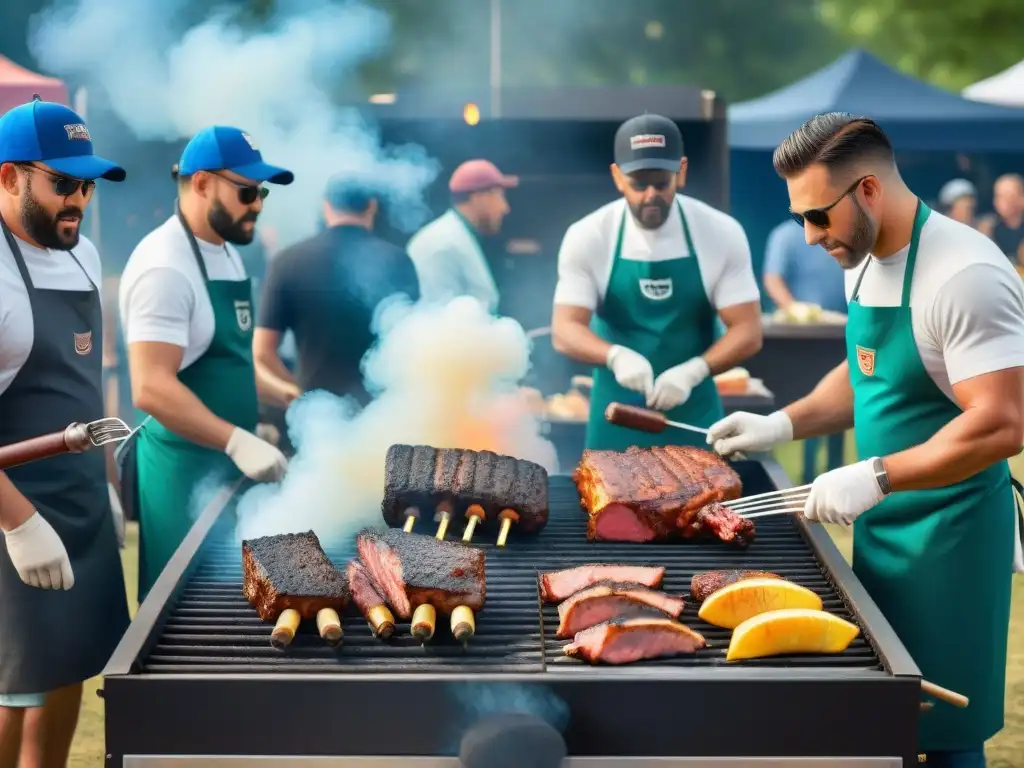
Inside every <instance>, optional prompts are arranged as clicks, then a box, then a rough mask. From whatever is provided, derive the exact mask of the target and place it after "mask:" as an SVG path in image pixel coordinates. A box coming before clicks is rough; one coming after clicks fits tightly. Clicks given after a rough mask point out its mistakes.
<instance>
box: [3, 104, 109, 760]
mask: <svg viewBox="0 0 1024 768" xmlns="http://www.w3.org/2000/svg"><path fill="white" fill-rule="evenodd" d="M100 178H103V179H107V180H110V181H123V180H124V178H125V172H124V170H123V169H122V168H119V167H118V166H116V165H114V164H113V163H111V162H109V161H108V160H104V159H102V158H100V157H97V156H96V155H95V154H94V153H93V145H92V139H91V137H90V134H89V130H88V128H87V127H86V126H85V123H84V121H83V120H82V118H81V117H79V116H78V115H77V114H76V113H75V112H73V111H72V110H70V109H68V108H67V107H65V106H63V105H61V104H54V103H50V102H44V101H39V100H38V99H37V100H36V101H33V102H30V103H29V104H25V105H22V106H20V107H16V108H15V109H13V110H11V111H10V112H8V113H7V114H6V115H4V117H3V118H2V119H0V229H2V232H3V236H2V237H0V445H3V444H7V443H14V442H18V441H21V440H26V439H28V438H33V437H38V436H39V435H43V434H46V433H49V432H58V431H61V430H63V429H64V428H65V427H66V426H67V425H68V424H70V423H71V422H76V421H77V422H89V421H92V420H95V419H99V418H102V417H103V415H104V404H103V392H102V359H103V333H102V313H101V302H100V293H99V290H98V288H97V286H98V285H99V284H100V280H101V268H100V258H99V255H98V253H97V251H96V248H95V247H94V246H93V244H92V243H90V242H89V241H88V240H87V239H85V238H84V237H82V236H81V234H80V228H81V225H82V218H83V216H84V214H85V210H86V208H87V207H88V205H89V202H90V201H91V199H92V195H93V193H94V191H95V186H96V179H100ZM0 530H2V532H3V533H2V536H0V538H2V539H3V544H4V546H2V547H0V766H4V767H5V768H6V766H14V765H21V766H29V765H30V766H40V765H47V766H49V765H64V764H65V762H66V761H67V755H68V751H69V749H70V747H71V741H72V738H73V736H74V732H75V727H76V725H77V722H78V712H79V709H80V706H81V697H82V682H83V681H84V680H88V679H89V678H91V677H93V676H95V675H97V674H99V673H100V671H101V670H102V668H103V665H104V664H105V663H106V661H107V659H108V658H109V657H110V654H111V653H112V652H113V650H114V647H115V646H116V644H117V642H118V641H119V640H120V638H121V635H122V633H123V632H124V630H125V629H126V628H127V626H128V603H127V599H126V597H125V590H124V575H123V573H122V570H121V558H120V554H119V551H118V544H117V538H116V534H115V529H114V522H113V519H112V517H111V509H110V495H109V493H108V489H107V473H106V463H105V459H104V453H103V452H102V451H93V452H88V453H85V454H81V455H66V456H58V457H56V458H51V459H46V460H45V461H39V462H34V463H30V464H24V465H22V466H19V467H13V468H11V469H8V470H7V471H6V472H0ZM70 627H73V628H74V629H73V631H69V628H70Z"/></svg>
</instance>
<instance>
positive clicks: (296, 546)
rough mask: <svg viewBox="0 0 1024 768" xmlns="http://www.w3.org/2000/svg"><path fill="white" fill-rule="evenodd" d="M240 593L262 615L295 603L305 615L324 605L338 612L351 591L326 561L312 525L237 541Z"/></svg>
mask: <svg viewBox="0 0 1024 768" xmlns="http://www.w3.org/2000/svg"><path fill="white" fill-rule="evenodd" d="M242 574H243V575H242V594H244V595H245V597H246V599H247V600H248V601H249V602H250V603H252V606H253V608H255V609H256V612H257V613H258V614H259V616H260V618H261V619H263V620H264V621H272V620H274V619H276V618H277V617H278V616H279V615H280V613H281V611H283V610H285V609H286V608H294V609H295V610H296V611H298V612H299V615H300V616H301V617H302V618H304V619H312V618H315V617H316V614H317V612H318V611H320V610H321V609H323V608H333V609H334V610H336V611H338V612H341V611H343V610H344V609H345V606H347V605H348V601H349V597H350V596H351V593H350V591H349V585H348V579H347V578H345V575H344V574H342V573H341V571H339V570H338V569H337V568H335V567H334V563H332V562H331V561H330V559H329V558H328V557H327V555H326V554H325V553H324V550H323V548H321V546H320V540H319V539H317V537H316V534H315V533H313V532H312V531H308V532H306V533H284V534H280V535H278V536H263V537H261V538H258V539H248V540H246V541H243V542H242Z"/></svg>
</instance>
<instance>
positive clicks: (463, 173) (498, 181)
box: [448, 160, 519, 194]
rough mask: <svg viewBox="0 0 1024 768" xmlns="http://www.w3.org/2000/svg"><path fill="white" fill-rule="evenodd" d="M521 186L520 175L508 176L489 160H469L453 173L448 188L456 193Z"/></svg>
mask: <svg viewBox="0 0 1024 768" xmlns="http://www.w3.org/2000/svg"><path fill="white" fill-rule="evenodd" d="M517 186H519V177H518V176H506V175H505V174H503V173H502V172H501V171H499V170H498V166H496V165H495V164H494V163H492V162H491V161H489V160H467V161H466V162H464V163H463V164H462V165H460V166H459V167H458V168H456V169H455V173H453V174H452V177H451V179H449V181H448V189H449V191H451V192H455V193H457V194H458V193H463V194H465V193H467V192H480V191H481V190H484V189H494V188H495V187H504V188H505V189H509V188H511V187H517Z"/></svg>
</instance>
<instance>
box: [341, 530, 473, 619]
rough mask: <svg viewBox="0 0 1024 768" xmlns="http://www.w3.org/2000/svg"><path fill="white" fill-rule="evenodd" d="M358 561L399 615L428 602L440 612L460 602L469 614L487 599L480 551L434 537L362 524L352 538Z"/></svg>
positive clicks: (452, 607)
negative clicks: (379, 529) (365, 526)
mask: <svg viewBox="0 0 1024 768" xmlns="http://www.w3.org/2000/svg"><path fill="white" fill-rule="evenodd" d="M356 546H357V547H358V549H359V559H360V560H362V561H363V565H365V566H366V569H367V570H368V571H369V572H370V575H371V576H372V577H373V581H374V582H375V583H376V584H377V586H379V587H380V589H381V592H382V593H383V595H384V598H385V599H386V601H387V602H388V604H389V605H390V606H391V607H392V608H393V609H394V611H395V612H396V613H397V614H398V615H399V616H401V617H402V618H403V619H408V618H410V617H411V616H412V612H413V610H414V609H415V608H417V607H418V606H420V605H423V604H424V603H429V604H430V605H432V606H434V608H436V609H437V610H439V611H441V612H442V613H451V612H452V610H453V609H454V608H456V607H457V606H460V605H464V606H466V607H467V608H469V609H470V610H472V611H473V612H474V613H475V612H476V611H479V610H480V609H481V608H483V605H484V600H485V598H486V591H487V588H486V584H485V582H484V553H483V550H481V549H476V548H475V547H470V546H466V545H465V544H461V543H458V544H457V543H455V542H453V541H438V540H437V539H435V538H434V537H433V536H422V535H420V534H418V533H405V532H403V531H397V530H394V529H388V530H386V531H376V530H373V529H371V528H367V529H366V530H364V531H362V532H361V533H360V534H359V535H358V536H357V537H356Z"/></svg>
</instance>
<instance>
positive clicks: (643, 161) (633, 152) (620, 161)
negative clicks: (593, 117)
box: [615, 115, 683, 173]
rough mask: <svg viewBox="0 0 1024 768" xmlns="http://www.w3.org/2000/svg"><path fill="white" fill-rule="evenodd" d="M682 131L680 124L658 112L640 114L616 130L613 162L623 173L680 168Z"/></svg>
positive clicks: (672, 170)
mask: <svg viewBox="0 0 1024 768" xmlns="http://www.w3.org/2000/svg"><path fill="white" fill-rule="evenodd" d="M682 159H683V135H682V134H681V133H680V132H679V126H677V125H676V124H675V122H673V121H672V120H669V119H668V118H667V117H662V116H661V115H640V116H639V117H634V118H632V119H630V120H627V121H626V122H624V123H623V124H622V125H621V126H619V130H618V131H616V132H615V164H616V165H617V166H619V170H620V171H622V172H623V173H635V172H636V171H671V172H677V171H678V170H679V163H680V162H681V161H682Z"/></svg>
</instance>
